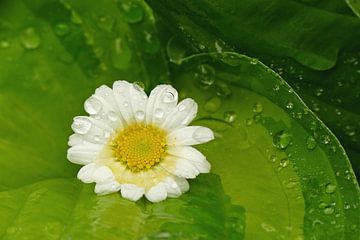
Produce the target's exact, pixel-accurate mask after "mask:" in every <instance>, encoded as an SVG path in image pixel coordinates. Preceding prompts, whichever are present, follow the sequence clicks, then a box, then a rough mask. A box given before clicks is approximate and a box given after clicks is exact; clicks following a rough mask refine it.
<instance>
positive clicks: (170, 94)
mask: <svg viewBox="0 0 360 240" xmlns="http://www.w3.org/2000/svg"><path fill="white" fill-rule="evenodd" d="M162 100H163V102H164V103H172V102H174V101H176V100H177V96H176V93H175V92H174V91H173V89H172V88H169V89H168V90H167V91H166V92H165V93H164V94H163V96H162Z"/></svg>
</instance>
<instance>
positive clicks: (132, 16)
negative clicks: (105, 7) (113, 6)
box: [118, 3, 144, 23]
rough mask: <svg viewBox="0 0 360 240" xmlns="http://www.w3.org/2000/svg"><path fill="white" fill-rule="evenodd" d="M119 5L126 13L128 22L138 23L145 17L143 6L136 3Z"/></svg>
mask: <svg viewBox="0 0 360 240" xmlns="http://www.w3.org/2000/svg"><path fill="white" fill-rule="evenodd" d="M118 6H119V7H120V9H121V10H122V12H123V14H124V17H125V21H127V22H128V23H138V22H140V21H141V20H142V19H143V17H144V11H143V9H142V7H141V6H139V5H138V4H136V3H121V4H120V3H119V5H118Z"/></svg>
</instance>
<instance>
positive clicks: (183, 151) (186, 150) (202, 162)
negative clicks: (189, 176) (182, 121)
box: [167, 146, 211, 173]
mask: <svg viewBox="0 0 360 240" xmlns="http://www.w3.org/2000/svg"><path fill="white" fill-rule="evenodd" d="M167 153H168V154H171V155H174V156H177V157H180V158H184V159H186V160H188V161H189V162H191V163H192V164H193V165H194V166H195V167H196V169H197V170H198V171H199V172H200V173H208V172H210V168H211V165H210V163H209V162H208V161H207V160H206V157H205V156H204V155H203V154H202V153H201V152H199V151H198V150H197V149H195V148H193V147H188V146H174V147H169V148H168V149H167Z"/></svg>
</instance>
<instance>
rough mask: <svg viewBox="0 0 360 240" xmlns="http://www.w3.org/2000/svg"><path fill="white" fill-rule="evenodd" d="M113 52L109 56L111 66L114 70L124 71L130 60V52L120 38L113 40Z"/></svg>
mask: <svg viewBox="0 0 360 240" xmlns="http://www.w3.org/2000/svg"><path fill="white" fill-rule="evenodd" d="M113 46H114V51H113V53H112V55H111V60H112V64H113V66H114V67H115V68H116V69H119V70H121V69H125V68H127V67H128V65H129V63H130V60H131V52H130V50H129V48H128V46H127V45H126V43H124V41H123V40H122V39H121V38H116V39H115V40H114V45H113Z"/></svg>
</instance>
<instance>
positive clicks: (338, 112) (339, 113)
mask: <svg viewBox="0 0 360 240" xmlns="http://www.w3.org/2000/svg"><path fill="white" fill-rule="evenodd" d="M335 113H336V115H338V116H340V115H341V114H342V113H341V111H340V110H339V109H337V108H335Z"/></svg>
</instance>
